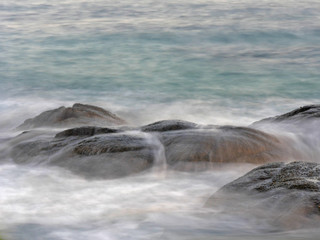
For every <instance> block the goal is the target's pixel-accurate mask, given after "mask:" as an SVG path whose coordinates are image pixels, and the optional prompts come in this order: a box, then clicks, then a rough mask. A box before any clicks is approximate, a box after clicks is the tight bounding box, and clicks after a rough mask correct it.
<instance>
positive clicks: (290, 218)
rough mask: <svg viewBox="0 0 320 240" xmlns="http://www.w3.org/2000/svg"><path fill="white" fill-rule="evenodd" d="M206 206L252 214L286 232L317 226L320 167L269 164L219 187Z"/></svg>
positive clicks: (302, 163)
mask: <svg viewBox="0 0 320 240" xmlns="http://www.w3.org/2000/svg"><path fill="white" fill-rule="evenodd" d="M206 206H207V207H216V208H220V210H222V211H229V212H235V213H237V214H247V213H249V214H251V213H252V214H255V215H258V216H260V217H261V218H267V219H269V220H270V222H271V223H272V224H273V225H275V226H277V225H278V226H279V227H280V226H281V227H283V226H284V227H287V228H288V229H294V228H300V227H308V226H315V225H319V220H320V164H317V163H311V162H291V163H288V164H285V163H278V162H277V163H269V164H266V165H263V166H260V167H257V168H255V169H253V170H252V171H250V172H249V173H247V174H245V175H244V176H242V177H240V178H238V179H236V180H235V181H233V182H231V183H229V184H227V185H225V186H223V187H222V188H221V189H220V190H219V191H217V192H216V193H215V194H213V196H211V197H210V198H209V200H208V201H207V203H206Z"/></svg>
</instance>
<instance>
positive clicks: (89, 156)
mask: <svg viewBox="0 0 320 240" xmlns="http://www.w3.org/2000/svg"><path fill="white" fill-rule="evenodd" d="M139 129H142V130H144V131H146V132H142V131H141V130H139ZM36 133H37V132H36V131H34V130H33V131H30V132H26V133H24V134H21V135H19V136H18V137H17V138H16V140H13V141H12V142H13V144H12V145H13V149H12V154H11V156H12V158H13V160H14V161H15V162H16V163H19V164H30V163H32V164H35V165H37V164H38V165H39V164H42V165H43V164H45V165H55V166H60V167H64V168H67V169H69V170H71V171H73V172H75V173H78V174H80V175H84V176H86V177H89V176H92V177H98V178H114V177H122V176H126V175H130V174H133V173H137V172H141V171H144V170H146V169H148V168H151V167H152V166H153V165H154V162H155V160H156V161H157V162H159V161H160V162H162V163H164V164H166V165H167V167H168V168H171V169H175V170H182V171H198V170H207V169H211V168H215V167H216V166H218V165H220V164H225V163H253V164H261V163H266V162H271V161H277V160H278V161H279V160H281V159H282V158H283V157H284V156H287V152H286V148H285V147H284V146H285V145H283V143H282V142H281V141H280V140H279V139H277V138H276V137H274V136H272V135H269V134H266V133H264V132H262V131H259V130H255V129H250V128H245V127H231V126H224V127H212V126H211V127H209V126H208V127H206V128H199V127H198V126H197V125H196V124H194V123H190V122H184V121H179V120H170V121H162V122H157V123H154V124H150V125H147V126H144V127H142V128H137V129H136V130H130V131H129V130H128V131H125V130H123V129H112V128H100V127H92V126H87V127H79V128H71V129H67V130H64V131H62V132H59V133H57V134H55V135H53V134H51V135H49V136H48V135H44V136H39V135H37V134H36ZM39 133H40V132H39ZM199 166H200V167H199Z"/></svg>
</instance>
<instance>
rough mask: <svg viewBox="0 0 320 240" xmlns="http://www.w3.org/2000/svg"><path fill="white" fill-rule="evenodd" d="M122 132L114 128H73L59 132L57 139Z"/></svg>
mask: <svg viewBox="0 0 320 240" xmlns="http://www.w3.org/2000/svg"><path fill="white" fill-rule="evenodd" d="M117 132H120V130H118V129H112V128H101V127H93V126H87V127H79V128H71V129H67V130H64V131H62V132H59V133H57V134H56V136H55V137H56V138H63V137H71V136H79V137H80V136H93V135H98V134H106V133H117Z"/></svg>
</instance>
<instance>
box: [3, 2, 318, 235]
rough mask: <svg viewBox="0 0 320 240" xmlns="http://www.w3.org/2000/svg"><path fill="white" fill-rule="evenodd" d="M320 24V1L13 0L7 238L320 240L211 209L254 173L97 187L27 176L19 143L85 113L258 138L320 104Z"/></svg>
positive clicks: (7, 53)
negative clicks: (255, 133) (90, 108)
mask: <svg viewBox="0 0 320 240" xmlns="http://www.w3.org/2000/svg"><path fill="white" fill-rule="evenodd" d="M319 12H320V1H318V0H317V1H315V0H314V1H312V0H305V1H296V0H282V1H279V0H277V1H276V0H261V1H256V0H237V1H236V0H194V1H191V0H172V1H158V0H141V1H134V0H123V1H110V0H57V1H49V0H1V1H0V116H1V117H0V162H1V165H0V236H2V235H3V236H4V237H6V240H7V239H8V240H30V239H32V240H73V239H77V240H82V239H86V240H87V239H94V240H106V239H112V240H118V239H271V238H272V239H317V237H319V236H320V232H319V230H308V231H305V230H298V231H275V230H274V229H272V228H271V227H270V226H269V225H268V224H267V223H266V222H264V221H263V219H262V220H261V221H255V220H252V219H246V218H239V216H238V217H236V216H229V215H221V214H218V213H214V212H210V210H208V209H204V208H203V205H204V203H205V201H206V199H208V197H210V196H211V195H212V194H213V193H214V192H215V191H216V190H217V189H219V188H220V187H221V186H223V185H224V184H226V183H228V182H230V181H232V180H234V179H235V178H237V177H239V176H241V175H243V174H244V173H245V172H247V171H248V170H249V169H251V168H252V166H247V165H245V166H243V167H242V168H234V169H228V170H221V171H208V172H202V173H182V172H171V171H168V172H158V173H155V172H150V173H144V174H141V175H137V176H132V177H128V178H124V179H116V180H100V181H96V180H91V181H89V180H86V179H83V178H81V177H79V176H75V175H73V174H71V173H69V172H67V171H66V170H62V169H58V168H57V169H56V168H40V167H37V166H17V165H15V164H13V163H11V162H12V161H11V159H10V155H9V154H8V153H7V150H8V146H7V145H6V140H7V139H8V138H10V137H13V136H16V135H17V134H19V133H20V132H18V131H17V130H15V127H16V126H18V125H19V124H21V123H22V122H23V121H24V120H25V119H27V118H29V117H34V116H35V115H38V114H39V113H41V112H42V111H45V110H49V109H53V108H56V107H59V106H62V105H64V106H71V105H73V103H75V102H80V103H87V104H93V105H97V106H100V107H103V108H105V109H108V110H109V111H111V112H114V113H116V114H117V115H119V116H121V117H123V118H124V119H126V120H127V121H128V122H129V124H130V125H131V126H139V125H142V124H148V123H152V122H154V121H158V120H164V119H181V120H187V121H192V122H195V123H199V124H218V125H240V126H246V125H249V124H251V123H252V122H254V121H257V120H260V119H262V118H265V117H270V116H274V115H277V114H282V113H284V112H287V111H290V110H292V109H294V108H297V107H300V106H303V105H307V104H316V103H318V104H319V102H320V94H319V93H320V15H319ZM316 136H317V135H316ZM319 136H320V135H319ZM316 140H317V141H316V143H317V144H316V145H315V146H314V148H318V147H319V146H320V144H319V142H320V141H319V139H316ZM312 147H313V146H311V147H310V148H312ZM309 150H310V149H308V151H309ZM319 162H320V159H319Z"/></svg>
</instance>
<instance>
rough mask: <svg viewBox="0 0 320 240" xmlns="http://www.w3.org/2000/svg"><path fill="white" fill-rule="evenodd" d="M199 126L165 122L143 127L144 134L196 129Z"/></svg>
mask: <svg viewBox="0 0 320 240" xmlns="http://www.w3.org/2000/svg"><path fill="white" fill-rule="evenodd" d="M195 128H197V124H195V123H192V122H187V121H181V120H164V121H159V122H155V123H151V124H148V125H146V126H143V127H141V131H143V132H166V131H177V130H186V129H195Z"/></svg>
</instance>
